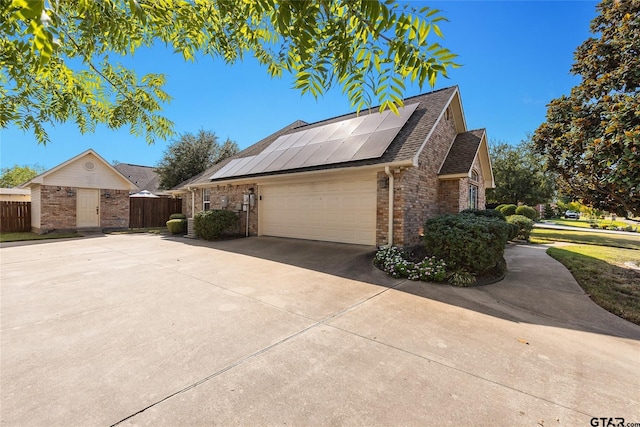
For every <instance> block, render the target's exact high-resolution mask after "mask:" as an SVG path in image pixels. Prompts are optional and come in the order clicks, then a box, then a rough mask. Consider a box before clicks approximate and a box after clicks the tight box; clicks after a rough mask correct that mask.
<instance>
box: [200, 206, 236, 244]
mask: <svg viewBox="0 0 640 427" xmlns="http://www.w3.org/2000/svg"><path fill="white" fill-rule="evenodd" d="M237 228H238V215H237V214H236V213H235V212H232V211H225V210H218V209H215V210H209V211H201V212H198V213H197V214H196V215H195V217H194V220H193V230H194V231H195V233H196V236H198V237H202V238H203V239H206V240H215V239H218V238H220V237H222V236H224V235H228V234H235V233H236V232H237Z"/></svg>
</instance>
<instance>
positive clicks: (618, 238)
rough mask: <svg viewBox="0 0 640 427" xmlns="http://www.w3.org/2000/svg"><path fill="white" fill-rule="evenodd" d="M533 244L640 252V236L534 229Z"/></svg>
mask: <svg viewBox="0 0 640 427" xmlns="http://www.w3.org/2000/svg"><path fill="white" fill-rule="evenodd" d="M531 242H532V243H549V242H569V243H578V244H587V245H598V246H610V247H614V248H626V249H638V250H640V234H635V233H629V234H628V235H627V234H613V233H598V232H593V231H582V230H575V231H574V230H554V229H551V228H534V229H533V231H532V232H531Z"/></svg>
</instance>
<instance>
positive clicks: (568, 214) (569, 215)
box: [564, 211, 580, 219]
mask: <svg viewBox="0 0 640 427" xmlns="http://www.w3.org/2000/svg"><path fill="white" fill-rule="evenodd" d="M564 217H565V218H566V219H569V218H571V219H580V212H574V211H566V212H565V213H564Z"/></svg>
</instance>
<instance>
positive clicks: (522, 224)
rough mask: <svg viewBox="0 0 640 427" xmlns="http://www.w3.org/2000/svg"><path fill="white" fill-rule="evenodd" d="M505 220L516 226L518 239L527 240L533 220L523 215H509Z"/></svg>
mask: <svg viewBox="0 0 640 427" xmlns="http://www.w3.org/2000/svg"><path fill="white" fill-rule="evenodd" d="M507 222H508V223H510V224H515V225H517V226H518V239H522V240H526V241H527V242H528V241H529V236H530V235H531V230H533V221H532V220H531V219H529V218H527V217H526V216H524V215H511V216H510V217H507Z"/></svg>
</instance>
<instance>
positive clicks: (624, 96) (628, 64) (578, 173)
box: [533, 0, 640, 215]
mask: <svg viewBox="0 0 640 427" xmlns="http://www.w3.org/2000/svg"><path fill="white" fill-rule="evenodd" d="M597 9H598V12H599V15H598V16H597V17H596V18H595V19H594V20H593V21H592V22H591V32H592V33H593V34H594V36H595V37H591V38H589V39H588V40H586V41H585V42H584V43H583V44H582V45H580V46H579V47H578V49H577V50H576V52H575V55H574V58H575V62H574V64H573V67H572V68H571V73H572V74H574V75H579V76H581V77H582V81H581V82H580V84H579V85H578V86H575V87H574V88H573V89H572V90H571V94H570V95H569V96H561V97H560V98H557V99H554V100H552V101H551V103H550V104H549V106H548V110H547V117H546V122H545V123H543V124H542V125H540V127H539V128H538V129H537V130H536V132H535V134H534V137H533V141H534V143H535V145H536V148H537V150H539V152H541V153H544V154H545V155H546V156H547V160H548V164H549V168H550V169H551V170H554V171H556V172H557V173H558V174H559V175H560V176H561V178H562V179H563V180H564V182H565V183H566V185H567V186H568V187H569V188H570V192H571V193H572V195H573V196H574V197H575V198H576V199H578V200H580V201H581V202H582V203H584V204H586V205H590V206H592V207H593V208H596V209H602V210H605V211H609V212H615V213H617V214H620V215H626V214H627V213H628V212H631V213H633V214H634V215H640V114H639V112H640V0H625V1H615V0H604V1H602V2H601V3H600V4H599V5H598V7H597Z"/></svg>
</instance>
